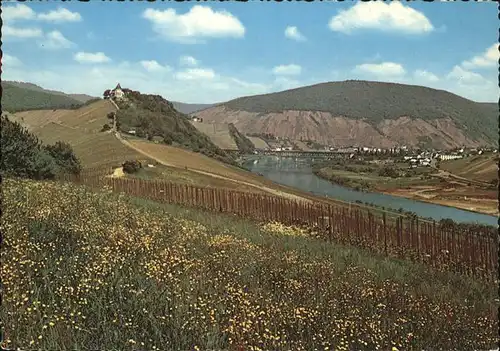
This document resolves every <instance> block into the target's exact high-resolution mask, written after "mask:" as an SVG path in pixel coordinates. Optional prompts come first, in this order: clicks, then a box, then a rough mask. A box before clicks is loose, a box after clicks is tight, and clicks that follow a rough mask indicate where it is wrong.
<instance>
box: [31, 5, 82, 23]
mask: <svg viewBox="0 0 500 351" xmlns="http://www.w3.org/2000/svg"><path fill="white" fill-rule="evenodd" d="M37 18H38V19H39V20H41V21H47V22H55V23H61V22H79V21H81V20H82V16H80V14H79V13H78V12H71V11H70V10H68V9H65V8H62V7H60V8H58V9H57V10H53V11H49V12H46V13H40V14H38V16H37Z"/></svg>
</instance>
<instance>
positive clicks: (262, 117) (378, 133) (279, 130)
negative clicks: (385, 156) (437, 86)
mask: <svg viewBox="0 0 500 351" xmlns="http://www.w3.org/2000/svg"><path fill="white" fill-rule="evenodd" d="M196 115H197V116H199V117H202V118H203V120H204V121H205V122H217V123H233V124H234V125H235V126H236V128H238V130H239V131H241V132H242V133H262V134H264V133H270V134H273V135H276V136H279V137H284V138H289V139H291V140H301V139H303V140H313V141H317V142H319V143H322V144H325V145H332V146H348V145H354V144H357V145H363V146H372V147H392V146H396V145H401V144H404V145H408V146H417V145H419V144H420V145H422V144H429V145H432V146H434V147H437V148H454V147H459V146H464V145H465V146H471V147H475V146H478V145H481V144H488V142H486V141H485V140H482V139H479V140H474V139H472V138H470V137H468V136H467V135H466V133H465V132H464V131H463V130H462V128H460V126H457V125H456V124H455V122H454V121H453V120H451V119H450V118H439V119H431V120H427V121H425V120H423V119H419V118H410V117H408V116H401V117H399V118H397V119H384V120H382V121H380V122H378V123H376V124H373V123H369V121H367V120H366V119H363V118H362V117H361V118H356V119H354V118H347V117H343V116H335V115H332V114H331V113H329V112H320V111H294V110H285V111H282V112H272V113H256V112H248V111H238V110H232V109H230V108H228V107H226V106H223V105H221V106H216V107H212V108H208V109H206V110H203V111H199V112H197V113H196Z"/></svg>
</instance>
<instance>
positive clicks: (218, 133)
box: [193, 122, 238, 150]
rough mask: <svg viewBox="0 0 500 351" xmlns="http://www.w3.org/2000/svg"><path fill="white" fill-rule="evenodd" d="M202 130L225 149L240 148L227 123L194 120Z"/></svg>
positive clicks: (194, 123)
mask: <svg viewBox="0 0 500 351" xmlns="http://www.w3.org/2000/svg"><path fill="white" fill-rule="evenodd" d="M193 125H194V126H195V127H196V129H198V130H199V131H200V132H202V133H204V134H206V135H207V136H208V137H209V138H210V140H212V142H213V143H214V144H215V145H217V146H218V147H220V148H221V149H224V150H238V146H237V145H236V142H235V141H234V139H233V137H232V136H231V134H230V133H229V128H228V125H227V123H204V122H193Z"/></svg>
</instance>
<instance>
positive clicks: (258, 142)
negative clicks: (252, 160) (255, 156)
mask: <svg viewBox="0 0 500 351" xmlns="http://www.w3.org/2000/svg"><path fill="white" fill-rule="evenodd" d="M247 138H248V139H249V140H250V141H251V142H252V144H253V145H254V146H255V148H256V149H261V150H264V149H267V148H268V147H269V145H267V143H266V142H265V141H264V140H263V139H262V138H259V137H251V136H247Z"/></svg>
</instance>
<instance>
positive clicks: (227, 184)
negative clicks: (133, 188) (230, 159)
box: [127, 164, 266, 194]
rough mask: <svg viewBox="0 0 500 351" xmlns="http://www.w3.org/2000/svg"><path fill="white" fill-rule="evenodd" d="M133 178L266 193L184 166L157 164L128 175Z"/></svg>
mask: <svg viewBox="0 0 500 351" xmlns="http://www.w3.org/2000/svg"><path fill="white" fill-rule="evenodd" d="M127 176H128V177H132V178H139V179H145V180H158V179H161V180H165V181H168V182H172V183H177V184H188V185H200V184H203V186H207V187H213V188H221V189H232V190H238V191H248V192H253V193H256V192H257V193H262V194H266V192H265V191H259V189H256V188H254V187H251V186H247V185H242V184H240V183H236V182H231V181H228V180H224V179H220V178H214V177H211V176H209V175H205V174H200V173H196V172H192V171H189V170H186V169H182V168H175V167H167V166H163V165H159V164H158V165H155V167H153V168H150V167H144V168H142V169H141V170H140V171H139V172H138V173H135V174H131V175H127Z"/></svg>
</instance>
